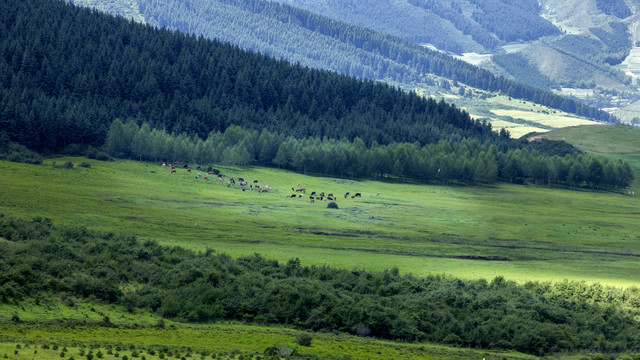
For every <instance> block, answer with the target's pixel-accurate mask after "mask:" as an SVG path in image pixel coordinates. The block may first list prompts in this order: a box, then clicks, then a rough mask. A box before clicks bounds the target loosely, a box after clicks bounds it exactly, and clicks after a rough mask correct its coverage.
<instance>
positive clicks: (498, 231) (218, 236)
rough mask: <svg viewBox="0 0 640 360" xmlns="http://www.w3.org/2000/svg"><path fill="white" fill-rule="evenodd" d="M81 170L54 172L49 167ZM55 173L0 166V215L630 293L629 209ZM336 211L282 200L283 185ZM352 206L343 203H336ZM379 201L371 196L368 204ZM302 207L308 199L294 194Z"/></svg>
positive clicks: (140, 172)
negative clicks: (330, 201)
mask: <svg viewBox="0 0 640 360" xmlns="http://www.w3.org/2000/svg"><path fill="white" fill-rule="evenodd" d="M67 160H71V161H74V162H75V163H76V164H77V163H79V162H80V161H85V160H86V159H81V158H69V159H61V158H60V159H55V161H56V162H57V163H58V164H60V163H61V162H63V161H67ZM89 162H90V163H91V165H92V166H91V168H89V169H84V168H78V167H77V166H76V168H74V169H72V170H66V169H61V168H54V167H52V166H50V164H51V160H49V161H47V162H45V165H40V166H38V165H25V164H15V163H9V162H0V167H1V168H2V171H0V183H2V184H3V186H2V187H1V188H0V212H3V213H5V214H7V215H14V216H18V217H22V218H33V217H36V216H43V217H49V218H51V219H53V220H54V221H55V222H57V223H63V224H70V225H77V226H86V227H89V228H92V229H97V230H102V231H112V232H120V233H126V234H134V235H137V236H139V237H140V238H145V239H147V238H149V239H156V240H157V241H159V242H160V243H162V244H166V245H172V246H183V247H186V248H190V249H194V250H198V251H204V250H206V249H207V248H213V249H215V250H216V251H219V252H224V253H228V254H230V255H233V256H240V255H250V254H253V253H259V254H261V255H263V256H265V257H268V258H275V259H278V260H281V261H287V260H289V259H291V258H296V257H297V258H300V260H301V261H302V262H303V263H304V264H308V265H310V264H316V265H330V266H338V267H343V268H363V269H369V270H382V269H389V268H392V267H397V268H399V269H400V271H401V272H403V273H413V274H418V275H420V274H428V273H447V274H451V275H454V276H458V277H461V278H489V279H490V278H493V277H495V276H498V275H502V276H504V277H505V278H508V279H514V280H518V281H527V280H554V281H561V280H563V279H569V280H585V281H588V282H601V283H603V284H608V285H617V286H632V285H636V284H638V281H637V267H638V265H639V264H640V261H639V260H640V258H639V256H640V242H638V241H637V240H638V239H640V222H638V221H637V217H638V213H640V198H638V197H630V196H626V195H624V194H617V193H608V192H591V191H567V190H562V189H549V188H538V187H526V186H522V185H505V184H500V185H496V186H486V187H447V186H434V185H419V184H397V183H383V182H377V181H368V180H360V181H356V180H347V179H332V178H323V177H313V176H305V175H301V174H296V173H291V172H286V171H280V170H275V169H266V168H257V167H255V168H253V167H248V168H243V169H236V170H233V169H222V170H223V171H224V172H226V173H227V175H228V176H242V177H244V178H245V179H250V180H253V179H258V180H259V181H260V183H261V184H263V185H269V186H272V187H273V189H274V192H272V193H263V194H258V193H257V192H254V191H245V192H243V191H241V190H239V189H233V188H227V187H226V186H224V185H222V184H220V182H219V181H218V180H217V178H216V179H215V180H208V181H207V182H205V181H204V180H203V179H197V180H196V179H195V178H194V174H193V173H191V174H189V173H187V172H186V170H183V169H179V170H178V173H177V174H173V175H169V171H168V170H166V169H165V168H162V167H161V166H160V165H157V164H146V163H139V162H135V161H118V162H100V161H89ZM298 183H299V184H301V185H300V186H302V187H305V188H306V189H307V190H308V191H318V192H320V191H325V192H327V193H329V192H332V193H335V194H340V196H338V202H337V203H338V205H339V207H340V208H339V209H327V207H326V203H325V202H319V201H316V202H315V203H313V204H312V203H310V201H309V200H308V199H307V198H304V199H290V198H286V197H285V195H287V194H291V187H297V186H298V185H297V184H298ZM345 192H350V193H351V194H354V193H356V192H360V193H362V197H361V198H356V199H353V200H352V199H350V198H349V199H344V198H343V197H342V194H344V193H345ZM378 192H379V193H380V196H377V195H376V193H378ZM307 195H309V192H307Z"/></svg>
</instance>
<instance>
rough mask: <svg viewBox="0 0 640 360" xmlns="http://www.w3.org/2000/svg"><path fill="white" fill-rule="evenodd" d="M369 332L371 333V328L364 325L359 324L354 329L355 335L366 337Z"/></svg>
mask: <svg viewBox="0 0 640 360" xmlns="http://www.w3.org/2000/svg"><path fill="white" fill-rule="evenodd" d="M370 334H371V329H369V328H368V327H366V326H364V325H360V326H358V328H357V329H356V335H357V336H360V337H366V336H369V335H370Z"/></svg>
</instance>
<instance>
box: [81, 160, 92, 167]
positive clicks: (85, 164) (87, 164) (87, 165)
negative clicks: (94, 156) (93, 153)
mask: <svg viewBox="0 0 640 360" xmlns="http://www.w3.org/2000/svg"><path fill="white" fill-rule="evenodd" d="M80 167H83V168H90V167H91V164H89V163H88V162H86V161H83V162H81V163H80Z"/></svg>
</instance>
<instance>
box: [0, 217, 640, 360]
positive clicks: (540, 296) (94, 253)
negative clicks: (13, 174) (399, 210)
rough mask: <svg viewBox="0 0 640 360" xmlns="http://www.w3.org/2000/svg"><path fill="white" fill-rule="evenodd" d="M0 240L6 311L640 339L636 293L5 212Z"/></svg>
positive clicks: (509, 336) (581, 345) (483, 339)
mask: <svg viewBox="0 0 640 360" xmlns="http://www.w3.org/2000/svg"><path fill="white" fill-rule="evenodd" d="M0 237H2V238H4V239H5V241H2V242H0V303H14V304H20V303H21V302H22V301H24V300H26V299H35V301H36V302H38V301H59V300H60V299H73V298H80V299H83V300H84V301H93V302H98V303H109V304H119V305H122V306H124V307H126V308H128V309H129V310H131V311H134V310H136V309H143V310H147V311H152V312H155V313H157V314H158V315H160V316H163V317H165V318H168V319H174V320H177V321H190V322H214V321H220V320H238V321H246V322H252V323H259V324H284V325H289V326H294V327H297V328H301V329H309V330H313V331H340V332H345V333H350V334H354V335H358V336H374V337H378V338H383V339H393V340H400V341H429V342H436V343H443V344H450V345H458V346H467V347H478V348H494V349H495V348H498V349H513V350H518V351H522V352H526V353H530V354H536V355H544V354H550V353H558V352H565V351H567V352H568V351H571V352H575V351H581V350H585V351H594V350H595V351H602V352H616V351H632V350H635V349H636V348H637V344H638V342H639V341H640V322H639V321H638V316H639V315H640V313H639V311H638V307H637V304H638V303H640V291H639V290H638V288H635V287H632V288H628V289H619V288H608V287H603V286H601V285H599V284H591V285H588V284H585V283H583V282H581V283H579V282H568V281H564V282H558V283H548V282H526V283H524V284H517V283H515V282H512V281H507V280H505V279H503V278H502V277H496V278H494V279H493V280H491V281H486V280H461V279H457V278H453V277H449V276H444V275H429V276H425V277H416V276H412V275H403V274H400V273H399V272H398V270H397V269H391V270H385V271H382V272H372V271H364V270H360V269H351V270H345V269H334V268H330V267H327V266H302V265H301V264H300V261H298V260H297V259H292V260H289V261H288V262H286V263H280V262H278V261H275V260H269V259H266V258H264V257H262V256H260V255H257V254H256V255H253V256H246V257H240V258H238V259H233V258H231V257H230V256H227V255H224V254H217V253H216V252H215V251H214V250H213V249H208V250H207V251H205V252H200V253H194V252H192V251H189V250H186V249H183V248H179V247H166V246H160V245H158V244H157V243H156V242H155V241H151V240H146V241H140V240H138V239H136V238H135V237H129V236H123V235H118V234H114V233H112V232H109V233H103V232H96V231H91V230H87V229H86V228H81V227H68V226H59V225H53V224H52V223H51V221H50V220H48V219H46V218H35V219H33V220H32V221H25V220H19V219H16V218H12V217H8V216H4V215H1V214H0ZM132 284H135V286H131V285H132ZM72 301H73V300H72ZM108 326H117V322H115V323H112V322H110V323H109V324H108Z"/></svg>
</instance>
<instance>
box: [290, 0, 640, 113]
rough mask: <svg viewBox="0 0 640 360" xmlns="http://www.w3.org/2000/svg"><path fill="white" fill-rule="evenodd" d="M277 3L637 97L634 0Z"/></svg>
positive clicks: (562, 81) (608, 97)
mask: <svg viewBox="0 0 640 360" xmlns="http://www.w3.org/2000/svg"><path fill="white" fill-rule="evenodd" d="M279 2H282V3H287V4H290V5H293V6H297V7H301V8H304V9H307V10H310V11H313V12H315V13H318V14H324V15H327V16H330V17H333V18H336V19H340V20H342V21H345V22H348V23H351V24H355V25H358V26H363V27H367V28H370V29H376V30H377V31H381V32H384V33H388V34H393V35H395V36H399V37H401V38H404V39H407V40H409V41H412V42H415V43H418V44H431V45H432V46H435V47H436V48H438V49H440V50H444V51H449V52H452V53H455V54H458V56H459V58H461V59H465V60H467V61H470V62H472V63H474V64H477V65H479V66H481V67H483V68H486V69H489V70H491V71H493V72H494V73H496V74H499V75H506V76H508V77H510V78H513V79H515V80H517V81H520V82H524V83H526V84H530V85H533V86H542V88H544V89H554V90H555V91H557V92H558V93H561V94H564V95H566V96H574V94H575V90H574V89H584V90H589V91H590V93H591V96H589V97H588V98H584V97H582V98H581V99H582V100H585V101H586V102H587V103H589V104H591V105H592V106H597V107H600V108H618V107H624V106H627V105H628V104H629V103H631V102H634V101H637V100H639V96H640V94H638V91H637V89H636V88H635V85H634V83H635V81H636V80H635V79H636V78H637V74H635V75H634V74H633V72H629V71H628V70H627V69H628V68H629V66H630V67H631V68H633V67H634V66H635V65H634V64H635V62H633V60H632V59H633V57H629V55H630V52H631V51H632V49H633V47H634V46H635V42H636V41H635V39H637V33H636V32H637V17H634V16H632V15H633V14H636V12H637V9H638V8H639V7H638V4H637V3H636V2H634V1H626V2H625V1H622V0H620V1H615V2H607V1H596V0H589V1H577V0H563V1H560V2H558V1H541V2H540V3H538V2H537V1H528V0H520V1H508V2H507V1H501V0H492V1H472V0H459V1H454V2H451V1H421V0H398V1H391V2H388V1H368V2H361V1H346V2H345V1H341V2H335V1H333V2H316V1H292V0H281V1H279ZM399 20H400V21H399ZM523 24H524V25H523ZM523 26H524V28H526V29H527V31H526V32H525V31H522V30H523ZM492 55H493V56H492ZM627 58H628V60H625V59H627ZM623 61H624V66H622V67H621V66H620V65H619V64H620V63H621V62H623ZM621 70H622V71H621ZM532 71H533V72H534V73H538V75H536V76H532ZM565 89H566V90H565ZM612 92H613V93H612ZM628 120H630V119H628Z"/></svg>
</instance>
